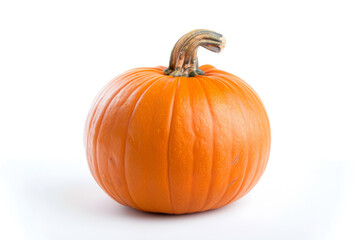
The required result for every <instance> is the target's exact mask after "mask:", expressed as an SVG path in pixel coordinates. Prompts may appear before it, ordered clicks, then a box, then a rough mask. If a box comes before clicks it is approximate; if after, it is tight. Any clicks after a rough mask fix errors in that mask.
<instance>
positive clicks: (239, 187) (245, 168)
mask: <svg viewBox="0 0 360 240" xmlns="http://www.w3.org/2000/svg"><path fill="white" fill-rule="evenodd" d="M209 78H210V79H211V78H216V77H215V76H211V77H210V76H209ZM218 79H221V80H222V81H223V82H224V83H225V84H229V82H228V81H226V79H222V78H221V77H218ZM233 85H235V86H236V84H233ZM228 86H229V85H228ZM232 89H233V93H234V86H233V87H232ZM235 96H238V94H235ZM235 99H236V102H237V103H238V106H239V110H240V112H241V114H242V117H243V119H244V125H245V136H246V138H247V139H248V138H249V134H248V129H249V127H248V121H246V117H245V114H244V106H243V104H242V102H241V101H239V100H238V97H235ZM248 142H249V141H248V140H247V141H246V143H247V144H246V145H247V146H246V149H247V151H246V159H247V160H246V161H245V162H246V165H245V167H244V172H243V174H242V177H241V181H240V183H239V186H238V188H237V189H236V190H235V192H234V194H233V196H232V197H230V200H229V201H227V203H226V204H225V205H227V204H229V203H230V202H232V199H234V198H235V197H236V196H237V195H238V194H239V192H240V191H241V190H242V187H243V184H244V180H245V178H246V173H247V170H248V166H249V164H248V163H249V150H250V149H249V146H248ZM234 183H235V182H234Z"/></svg>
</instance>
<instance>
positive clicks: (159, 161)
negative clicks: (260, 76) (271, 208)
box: [85, 65, 270, 214]
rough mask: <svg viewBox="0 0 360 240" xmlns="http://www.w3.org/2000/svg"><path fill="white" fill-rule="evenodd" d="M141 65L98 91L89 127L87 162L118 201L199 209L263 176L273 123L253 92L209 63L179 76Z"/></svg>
mask: <svg viewBox="0 0 360 240" xmlns="http://www.w3.org/2000/svg"><path fill="white" fill-rule="evenodd" d="M164 70H165V67H156V68H137V69H133V70H130V71H127V72H125V73H124V74H122V75H120V76H118V77H116V78H115V79H113V80H112V81H111V82H110V83H108V84H107V85H106V86H105V88H104V89H103V90H102V91H101V92H100V94H99V95H98V97H97V98H96V100H95V101H94V103H93V106H92V108H91V110H90V112H89V115H88V118H87V122H86V126H85V146H86V154H87V159H88V164H89V167H90V170H91V173H92V175H93V177H94V178H95V180H96V182H97V183H98V184H99V185H100V187H101V188H102V189H103V190H104V191H105V192H106V193H107V194H108V195H109V196H111V197H112V198H113V199H114V200H115V201H117V202H119V203H121V204H123V205H125V206H129V207H132V208H135V209H138V210H141V211H146V212H160V213H168V214H183V213H192V212H201V211H206V210H209V209H215V208H219V207H222V206H224V205H227V204H229V203H231V202H234V201H236V200H237V199H239V198H241V197H242V196H244V195H245V194H246V193H248V192H249V191H250V190H251V189H252V188H253V187H254V186H255V184H256V183H257V182H258V180H259V178H260V177H261V175H262V174H263V172H264V170H265V167H266V165H267V161H268V157H269V152H270V125H269V120H268V117H267V114H266V111H265V108H264V106H263V104H262V102H261V100H260V98H259V97H258V95H257V94H256V93H255V91H254V90H253V89H252V88H251V87H250V86H249V85H248V84H246V83H245V82H244V81H243V80H241V79H240V78H238V77H236V76H234V75H232V74H230V73H227V72H224V71H221V70H219V69H216V68H215V67H213V66H210V65H204V66H201V67H200V70H202V71H203V72H204V75H195V76H194V77H184V76H179V77H174V76H171V75H165V74H164Z"/></svg>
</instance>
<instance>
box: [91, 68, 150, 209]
mask: <svg viewBox="0 0 360 240" xmlns="http://www.w3.org/2000/svg"><path fill="white" fill-rule="evenodd" d="M134 75H136V78H134ZM144 76H146V74H145V73H144V72H140V73H136V72H132V74H129V75H128V77H131V80H130V83H129V84H127V85H126V86H124V87H123V88H122V89H121V90H120V91H119V93H118V94H116V95H115V96H114V98H113V99H112V101H111V102H110V104H109V105H108V108H109V107H110V106H111V105H112V103H113V101H114V100H115V99H116V98H117V97H118V96H119V94H121V93H122V92H124V91H128V90H127V88H129V87H130V86H133V85H135V86H136V84H138V86H137V87H140V86H141V82H142V79H141V78H143V77H144ZM139 82H140V83H139ZM130 95H131V93H130V94H129V96H130ZM129 96H128V97H129ZM116 104H118V103H116ZM108 108H107V109H106V111H105V114H104V118H105V116H106V114H107V112H108V111H107V110H108ZM115 119H116V118H115ZM114 125H115V123H112V127H111V130H110V132H112V130H113V128H114ZM101 130H102V126H101V127H100V128H99V130H98V131H99V132H101ZM109 141H110V139H109ZM107 145H108V144H107ZM108 157H110V156H109V155H108ZM110 158H111V157H110ZM103 163H104V165H106V166H104V170H107V175H108V176H109V177H110V179H111V181H110V189H112V190H113V194H114V195H115V196H117V197H118V198H119V199H120V200H122V201H124V202H126V205H130V204H129V202H128V201H127V200H126V197H124V196H122V194H121V193H120V192H119V191H116V188H115V187H114V185H113V184H112V182H113V181H112V180H113V177H112V174H111V173H110V170H109V164H108V161H104V162H103ZM128 194H129V193H128Z"/></svg>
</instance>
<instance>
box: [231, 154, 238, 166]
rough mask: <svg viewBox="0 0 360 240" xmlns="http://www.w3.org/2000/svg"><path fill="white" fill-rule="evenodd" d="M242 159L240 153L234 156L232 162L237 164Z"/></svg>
mask: <svg viewBox="0 0 360 240" xmlns="http://www.w3.org/2000/svg"><path fill="white" fill-rule="evenodd" d="M239 159H240V153H239V154H238V155H237V156H236V157H235V158H234V160H233V161H232V164H233V165H234V164H236V163H237V162H239Z"/></svg>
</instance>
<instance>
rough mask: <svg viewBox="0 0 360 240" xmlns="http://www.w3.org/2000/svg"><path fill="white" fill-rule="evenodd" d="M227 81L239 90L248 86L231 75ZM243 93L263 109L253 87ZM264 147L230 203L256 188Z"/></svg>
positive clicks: (244, 89) (245, 89)
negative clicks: (255, 183)
mask: <svg viewBox="0 0 360 240" xmlns="http://www.w3.org/2000/svg"><path fill="white" fill-rule="evenodd" d="M227 79H229V80H230V81H228V82H230V83H232V84H233V85H234V86H235V87H236V88H238V89H240V86H239V85H238V84H241V86H242V87H243V86H244V85H246V84H244V81H242V80H241V79H240V81H239V79H238V78H237V77H236V76H231V75H230V76H229V77H227ZM242 91H246V92H247V95H248V96H251V99H250V100H251V102H253V100H255V104H256V105H258V107H259V106H260V107H261V108H263V107H262V104H261V102H260V101H259V98H258V96H257V95H256V94H254V90H253V89H252V88H251V87H249V86H244V88H243V89H242ZM247 129H248V128H247ZM262 145H263V144H260V148H259V149H258V151H257V161H253V162H255V165H254V166H253V167H252V169H254V171H253V173H252V175H251V176H248V177H247V181H246V182H245V183H244V182H243V183H242V186H241V191H238V192H237V193H236V195H234V197H233V198H232V199H231V201H230V202H232V201H234V200H236V199H238V198H240V197H242V196H244V195H246V194H247V192H248V191H247V189H252V187H254V180H255V179H256V178H257V177H258V173H259V169H260V164H261V163H262V162H263V155H262ZM246 173H248V169H246ZM230 202H229V203H230Z"/></svg>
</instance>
